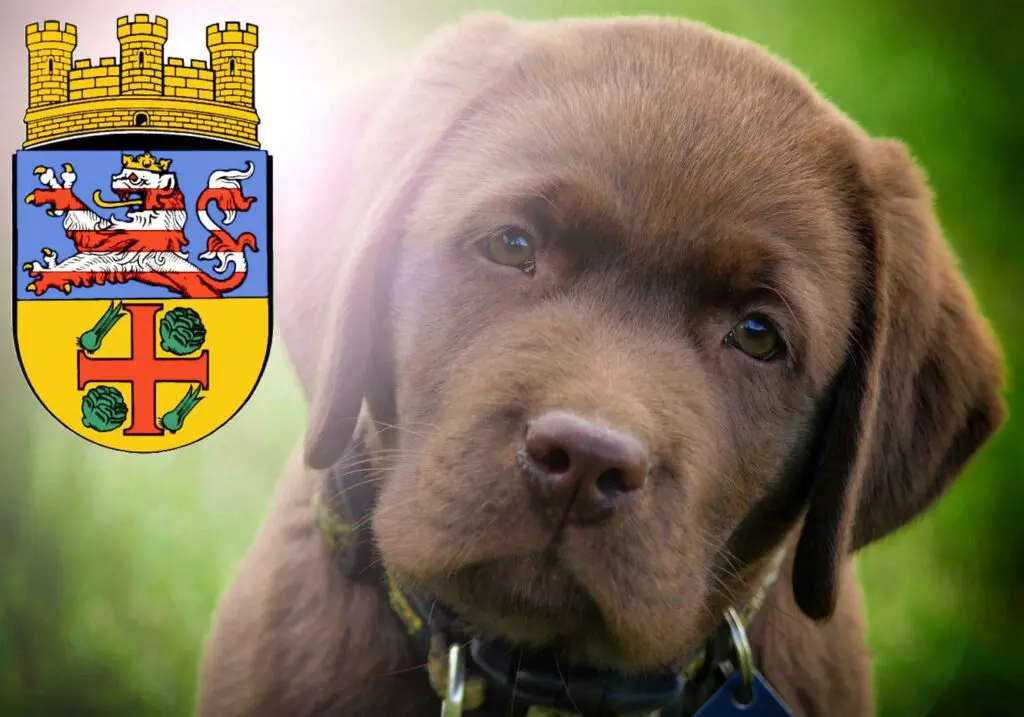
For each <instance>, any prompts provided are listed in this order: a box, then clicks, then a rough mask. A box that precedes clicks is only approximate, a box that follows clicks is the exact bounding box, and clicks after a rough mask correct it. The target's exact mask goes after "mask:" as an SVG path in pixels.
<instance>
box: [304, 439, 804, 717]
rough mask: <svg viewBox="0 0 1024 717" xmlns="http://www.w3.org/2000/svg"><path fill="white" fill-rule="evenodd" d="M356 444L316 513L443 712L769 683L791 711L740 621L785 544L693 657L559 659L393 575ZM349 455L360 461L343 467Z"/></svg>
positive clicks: (682, 708) (662, 698)
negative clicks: (646, 667)
mask: <svg viewBox="0 0 1024 717" xmlns="http://www.w3.org/2000/svg"><path fill="white" fill-rule="evenodd" d="M362 450H363V446H362V443H361V441H360V440H359V439H355V440H354V441H353V443H352V444H351V445H350V446H349V450H348V451H346V455H345V456H344V457H343V458H342V460H341V461H340V462H339V464H338V466H339V467H338V468H335V469H331V470H329V471H327V475H326V478H325V480H324V481H323V482H322V484H321V485H320V486H319V488H318V489H317V491H316V492H315V493H314V496H313V515H314V518H315V521H316V524H317V527H318V528H319V531H320V533H321V535H322V536H323V538H324V540H325V542H326V543H327V545H328V546H329V548H330V549H331V552H332V556H333V558H334V560H335V562H336V563H337V565H338V566H339V568H340V569H341V570H342V571H344V572H345V573H346V574H347V575H348V576H349V577H350V578H352V579H354V580H359V581H361V582H375V583H376V584H378V585H380V586H381V588H382V591H383V592H384V594H385V595H386V597H387V600H388V603H389V605H390V606H391V610H392V612H393V613H394V614H395V616H396V617H397V618H398V619H399V621H400V622H401V623H402V626H403V627H404V628H405V630H406V632H407V633H408V634H409V637H410V640H411V642H412V644H413V646H414V648H415V649H416V651H417V653H418V659H422V660H423V661H424V663H425V664H426V666H427V676H428V678H429V680H430V684H431V686H432V687H433V689H434V691H435V692H436V693H437V694H438V696H439V698H440V699H441V700H442V704H443V707H442V717H463V715H465V716H466V717H469V715H473V717H489V716H490V715H495V716H497V715H501V717H509V716H511V717H572V716H574V715H580V714H582V715H585V716H586V717H592V716H593V717H631V716H632V715H638V716H641V715H642V717H690V716H691V715H698V717H702V715H703V713H704V710H703V709H701V708H702V707H704V706H706V705H707V703H709V700H710V701H714V698H715V697H717V696H718V695H719V694H721V693H723V691H725V690H727V691H728V692H729V694H727V695H726V698H727V699H728V700H730V704H731V705H736V704H737V703H736V702H735V701H734V698H733V697H732V692H733V691H735V690H739V691H740V692H742V693H747V694H748V695H750V696H751V698H753V696H754V695H755V694H756V693H757V691H758V690H760V691H761V692H765V691H767V692H766V694H767V696H768V698H769V700H770V701H771V700H773V701H774V703H775V704H777V705H778V707H779V709H780V711H778V712H777V713H773V712H763V713H762V712H759V713H758V714H778V715H788V714H790V713H789V711H788V709H787V708H785V706H784V705H782V703H781V701H779V700H778V698H777V697H775V695H774V694H773V693H771V690H770V688H768V686H767V684H766V683H765V682H764V681H763V678H761V676H760V675H759V674H758V673H757V672H756V670H755V669H754V666H753V656H752V654H751V651H750V646H749V643H748V642H747V638H746V633H745V630H744V626H745V625H746V624H749V622H750V620H752V619H753V618H754V616H755V615H757V613H758V612H759V611H760V608H761V606H762V604H763V602H764V599H765V597H766V596H767V593H768V591H769V590H770V589H771V587H772V586H773V585H774V583H775V581H776V579H777V577H778V571H779V567H780V564H781V561H782V557H783V552H782V551H779V552H778V553H777V554H776V555H775V556H774V558H773V562H772V566H771V568H770V570H769V572H768V574H767V576H766V578H765V579H764V580H763V581H762V583H761V584H760V585H759V587H758V589H757V590H756V591H755V594H754V595H753V596H752V597H751V599H750V600H749V601H748V602H747V603H746V605H744V606H743V608H742V610H739V611H737V610H735V609H734V608H732V607H730V608H729V609H728V610H726V612H725V614H724V615H723V620H722V622H721V624H720V625H719V626H718V628H716V630H715V631H714V632H713V633H712V635H711V636H710V637H709V638H708V639H707V641H706V642H705V643H704V645H703V646H702V647H701V648H700V649H699V650H698V651H697V652H696V654H695V655H693V656H691V657H690V658H689V659H687V660H683V661H680V662H679V663H678V664H676V665H672V666H667V667H666V668H665V669H664V670H661V671H659V672H657V673H655V674H652V675H647V676H643V677H627V676H624V675H620V674H616V673H613V672H607V671H599V670H594V669H582V668H573V669H568V670H567V669H564V668H562V669H560V668H559V666H558V664H557V662H556V661H555V660H554V659H553V656H552V655H551V654H550V653H547V652H545V651H541V652H538V653H524V652H522V651H519V650H513V649H511V648H509V647H507V646H504V645H502V644H500V643H497V642H485V641H483V640H481V639H479V638H476V637H473V636H471V635H467V634H461V633H460V631H459V630H458V628H457V626H456V625H455V623H454V621H453V619H452V616H451V615H450V613H448V611H447V610H446V609H445V608H444V607H443V606H441V605H439V604H438V603H436V602H434V601H428V600H425V599H423V598H422V597H420V596H419V595H417V594H415V593H413V592H410V591H407V590H404V589H403V588H402V587H401V586H399V585H398V583H397V582H396V581H395V580H394V578H393V576H392V575H391V574H390V572H388V570H387V569H386V568H385V567H383V565H382V562H381V561H380V560H379V559H376V556H375V554H374V546H373V539H372V534H371V531H370V528H369V520H368V517H369V516H370V514H371V511H372V506H373V501H374V499H375V492H374V491H373V489H372V488H371V487H370V486H372V481H371V480H369V478H370V468H369V467H368V466H367V465H365V463H363V462H354V463H353V462H351V461H350V460H349V459H350V457H351V456H352V455H353V454H356V453H360V452H362ZM345 465H355V466H357V467H356V468H354V469H347V470H343V469H342V467H344V466H345ZM698 711H699V714H698ZM715 714H718V713H715ZM723 714H724V713H723Z"/></svg>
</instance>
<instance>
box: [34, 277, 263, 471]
mask: <svg viewBox="0 0 1024 717" xmlns="http://www.w3.org/2000/svg"><path fill="white" fill-rule="evenodd" d="M117 303H118V302H117V301H116V300H115V301H111V300H110V299H104V300H73V301H68V300H58V301H40V300H35V301H19V302H18V305H17V341H18V352H19V356H20V359H21V364H22V367H23V369H24V371H25V375H26V377H27V378H28V381H29V384H30V385H31V386H32V389H33V391H35V394H36V396H37V397H38V398H39V400H40V401H41V402H42V403H43V405H45V406H46V408H47V409H48V410H49V411H50V413H52V414H53V415H54V417H56V418H57V419H58V420H59V421H60V422H61V423H63V424H64V425H65V426H67V427H68V428H70V429H71V430H72V431H74V432H75V433H77V434H78V435H80V436H82V437H83V438H86V439H88V440H90V441H92V442H94V443H97V444H99V445H102V446H106V447H108V448H114V449H117V450H122V451H129V452H138V453H154V452H159V451H166V450H170V449H173V448H180V447H181V446H186V445H188V444H190V443H194V442H195V441H198V440H200V439H202V438H205V437H206V436H208V435H210V434H211V433H213V432H214V431H215V430H217V429H218V428H220V427H221V426H222V425H224V424H225V423H226V422H227V421H228V420H229V419H230V418H231V417H232V416H233V415H234V414H235V413H236V412H237V411H238V410H239V409H240V408H241V407H242V406H243V405H244V404H245V402H246V400H248V398H249V396H250V395H251V394H252V392H253V390H254V388H255V387H256V384H257V383H258V381H259V378H260V375H261V373H262V371H263V366H264V364H265V361H266V358H267V353H268V348H269V340H270V336H269V329H270V322H269V318H268V317H269V301H268V300H267V298H265V297H264V298H239V299H192V300H189V299H171V300H159V301H154V300H132V301H131V303H132V304H160V305H162V309H161V310H160V311H159V313H158V314H157V318H158V319H159V318H160V317H163V316H166V315H167V313H168V312H170V311H171V310H172V309H175V308H178V307H187V308H190V309H192V310H193V311H195V312H196V313H198V314H199V316H200V317H201V320H202V325H203V327H204V328H205V340H204V341H203V343H202V348H201V350H197V351H195V352H193V354H191V357H192V358H194V357H195V356H198V355H199V354H201V353H202V351H206V352H208V358H207V359H206V360H207V362H208V371H209V373H208V379H209V384H208V385H209V388H208V389H204V390H199V387H198V384H192V383H172V382H168V383H157V384H156V415H157V416H159V417H166V418H165V420H166V421H167V422H168V424H169V425H173V426H174V427H175V428H176V429H177V430H176V431H174V432H172V431H170V430H163V435H125V431H124V429H125V427H128V426H130V425H132V421H133V416H132V415H131V405H132V389H131V384H130V383H127V382H119V381H113V380H104V381H100V382H97V383H93V384H88V385H86V386H85V387H84V388H83V389H82V390H79V388H78V369H79V356H78V354H79V351H80V348H79V344H80V342H81V341H82V338H81V337H82V336H83V334H85V333H86V332H88V331H89V330H90V329H94V328H95V327H96V326H97V325H101V322H102V321H103V320H104V316H107V317H109V316H111V315H112V313H111V312H112V311H113V309H115V308H116V304H117ZM112 307H113V308H112ZM185 313H187V312H185ZM177 315H182V312H178V314H177ZM99 333H102V331H101V332H99ZM95 336H96V332H94V333H93V334H92V337H93V338H94V337H95ZM91 341H92V338H90V337H86V341H85V345H86V346H87V347H90V348H91ZM155 344H156V345H155V348H154V350H155V353H156V355H157V356H158V357H159V358H166V359H180V358H189V355H179V354H180V352H181V351H182V350H184V349H182V348H180V347H177V348H176V347H175V345H174V343H173V339H172V343H170V344H167V347H168V348H171V349H172V351H167V350H165V348H163V347H161V345H160V344H161V337H160V332H159V325H158V327H157V330H156V341H155ZM174 351H177V352H178V353H177V354H176V353H174ZM131 355H132V336H131V321H129V317H127V316H123V317H122V318H120V319H119V320H117V321H114V322H113V323H112V326H111V327H110V328H109V330H108V331H107V333H106V334H105V335H104V336H103V339H102V342H101V344H100V345H99V346H98V348H95V350H93V351H91V352H90V353H89V356H90V357H91V358H95V359H104V358H109V359H125V358H130V357H131ZM165 365H166V364H165ZM101 384H102V385H107V386H111V387H113V388H114V389H117V391H118V392H119V393H120V394H121V395H122V396H123V397H124V403H125V405H127V415H126V416H125V420H124V421H123V424H122V425H121V426H119V427H117V428H113V429H110V428H109V427H107V426H103V428H104V430H97V428H96V427H95V424H96V421H95V420H89V419H85V420H84V419H83V398H84V397H85V396H86V394H87V392H88V391H89V390H90V389H91V388H94V387H95V386H97V385H101ZM108 393H114V392H109V391H108ZM90 398H92V397H90ZM88 405H90V406H91V405H92V404H88ZM182 414H184V417H183V418H182ZM120 415H125V414H124V413H122V414H120ZM119 417H120V416H119ZM178 418H182V420H181V421H178V420H177V419H178ZM86 423H92V424H93V425H86ZM158 423H160V425H161V426H162V422H159V421H158ZM179 423H180V425H179Z"/></svg>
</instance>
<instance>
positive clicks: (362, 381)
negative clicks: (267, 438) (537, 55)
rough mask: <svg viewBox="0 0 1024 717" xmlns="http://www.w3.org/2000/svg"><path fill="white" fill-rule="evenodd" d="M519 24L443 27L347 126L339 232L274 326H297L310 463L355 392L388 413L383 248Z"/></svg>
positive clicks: (323, 455)
mask: <svg viewBox="0 0 1024 717" xmlns="http://www.w3.org/2000/svg"><path fill="white" fill-rule="evenodd" d="M518 27H519V25H518V24H517V23H514V22H513V21H511V20H508V19H506V18H504V17H503V16H500V15H491V14H487V15H478V16H476V17H473V18H470V19H469V20H467V21H465V22H463V23H461V24H459V25H457V26H454V27H452V28H449V29H447V30H445V31H442V32H441V33H440V34H439V35H438V36H437V38H436V39H435V41H434V42H433V43H432V44H430V45H429V46H428V47H427V49H426V51H425V52H424V53H423V54H422V55H421V56H420V57H418V58H417V59H416V60H414V61H413V62H411V63H410V64H409V65H407V66H406V68H404V69H403V70H401V71H399V72H396V73H395V74H394V75H392V77H391V79H390V86H388V87H381V88H379V89H378V90H376V91H373V92H370V93H369V96H370V97H371V98H372V99H370V100H369V101H368V100H367V99H366V98H365V97H364V99H363V100H362V102H363V103H364V105H366V104H369V105H370V107H368V108H367V107H364V109H365V110H366V114H364V115H363V117H362V118H361V119H358V120H356V121H355V122H354V123H353V124H354V125H355V127H353V128H349V130H348V131H349V132H351V133H353V135H354V136H355V137H356V139H354V140H353V144H352V145H351V146H350V151H346V152H343V158H342V159H341V161H342V162H349V167H348V169H346V170H345V171H346V173H347V176H348V180H347V182H346V184H347V188H346V191H347V196H346V197H345V198H344V202H343V205H342V210H341V211H340V212H338V213H335V212H334V210H333V208H332V207H331V206H324V207H322V208H321V212H322V213H325V214H328V215H330V216H331V221H332V223H333V225H332V226H330V227H323V229H324V231H323V233H322V236H321V237H320V239H321V240H326V241H332V240H331V239H329V237H338V239H337V240H336V241H337V242H338V244H337V245H336V246H335V247H332V248H325V251H323V252H321V253H320V255H319V256H317V255H307V257H306V261H308V262H317V261H320V262H322V265H321V266H320V267H319V268H318V269H317V275H316V276H318V277H319V278H312V279H309V280H308V281H307V282H306V283H305V287H306V291H308V292H309V293H308V296H306V297H304V298H303V299H302V300H301V302H300V304H301V305H300V306H296V307H295V309H296V310H297V312H298V313H297V315H296V316H292V317H289V318H288V322H289V323H290V324H291V325H292V329H291V330H288V329H283V333H284V334H285V340H286V341H289V339H288V334H289V333H291V334H292V335H293V337H294V334H295V333H299V334H301V336H300V337H298V338H294V339H293V340H291V341H289V343H292V344H294V348H292V349H290V351H291V353H292V354H293V356H294V357H295V358H296V359H298V360H297V361H296V364H301V365H297V369H298V373H299V375H300V377H301V380H302V382H303V385H304V387H305V390H306V393H307V397H308V399H309V404H310V405H309V424H308V426H307V431H306V462H307V464H308V465H309V466H310V467H312V468H314V469H326V468H328V467H330V466H331V465H333V464H334V463H336V462H337V460H338V459H339V458H340V457H341V455H342V454H343V452H344V451H345V448H346V446H347V444H348V443H349V441H350V440H351V438H352V436H353V432H354V430H355V427H356V423H357V420H358V417H359V413H360V411H361V407H362V405H363V401H364V399H365V400H366V404H367V406H368V408H369V411H370V414H371V415H372V417H373V418H374V419H375V420H378V421H382V422H392V421H393V419H392V415H393V413H394V395H393V394H394V377H393V369H392V368H391V365H390V364H391V356H390V349H389V346H388V343H389V341H390V330H389V326H388V319H389V316H388V309H389V307H388V303H389V286H390V274H391V271H392V269H393V266H392V265H393V261H392V259H393V258H394V256H395V250H396V248H397V245H398V242H399V241H400V240H401V238H402V236H403V235H404V234H405V233H406V231H407V230H409V229H410V228H408V227H406V226H405V217H406V215H407V213H408V210H409V207H410V206H411V204H412V203H413V202H414V201H415V197H416V194H417V191H418V189H419V186H420V182H421V181H422V178H423V177H424V176H425V175H426V174H427V173H428V172H429V168H430V166H431V164H432V162H433V161H434V160H435V159H436V158H437V157H438V156H439V155H440V154H441V153H443V151H444V143H445V140H446V138H447V137H448V136H449V135H450V133H452V132H453V131H456V130H457V127H458V124H459V121H460V120H464V119H465V118H466V117H467V116H468V115H469V114H470V113H471V112H472V105H473V102H474V100H476V99H478V98H480V97H481V96H482V95H483V94H484V93H485V92H486V91H487V89H488V88H489V87H492V86H494V85H495V84H497V83H498V82H499V81H500V77H501V74H502V71H503V70H508V69H510V68H511V67H512V65H513V62H512V60H513V52H514V48H515V47H516V44H515V42H514V41H515V39H516V38H518V37H519V36H520V34H521V33H520V32H519V31H518ZM336 160H337V158H334V157H328V158H327V162H328V164H334V163H335V161H336ZM458 200H459V198H458V197H452V201H458ZM328 204H329V202H328ZM328 290H329V292H328ZM300 293H301V292H300ZM298 315H301V316H304V317H305V318H303V319H302V320H301V322H297V316H298Z"/></svg>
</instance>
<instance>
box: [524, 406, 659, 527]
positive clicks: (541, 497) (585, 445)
mask: <svg viewBox="0 0 1024 717" xmlns="http://www.w3.org/2000/svg"><path fill="white" fill-rule="evenodd" d="M518 460H519V465H520V468H521V469H522V472H523V475H524V477H525V479H526V481H527V484H528V485H529V488H530V493H531V496H532V497H533V499H534V505H535V507H536V509H537V510H538V512H539V513H540V514H541V515H542V517H543V518H545V519H546V520H547V521H548V522H550V523H552V524H554V525H555V526H557V527H559V528H560V527H563V526H564V525H567V524H592V523H596V522H599V521H601V520H604V519H606V518H608V517H609V516H610V515H612V513H614V512H615V511H616V509H618V508H620V507H621V506H623V505H625V504H626V503H627V502H629V501H630V500H632V499H633V498H635V497H636V495H637V494H638V493H639V492H640V491H641V490H642V489H643V487H644V485H645V484H646V483H647V474H648V471H649V461H648V456H647V449H646V447H645V446H644V444H643V443H642V442H640V441H639V440H638V439H637V438H635V437H633V436H631V435H629V434H627V433H623V432H621V431H618V430H615V429H612V428H605V427H603V426H599V425H597V424H595V423H592V422H591V421H588V420H587V419H585V418H582V417H580V416H577V415H574V414H572V413H567V412H565V411H550V412H548V413H545V414H543V415H541V416H540V417H538V418H536V419H534V420H532V421H530V422H529V423H528V424H527V426H526V431H525V434H524V437H523V443H522V446H521V447H520V449H519V452H518Z"/></svg>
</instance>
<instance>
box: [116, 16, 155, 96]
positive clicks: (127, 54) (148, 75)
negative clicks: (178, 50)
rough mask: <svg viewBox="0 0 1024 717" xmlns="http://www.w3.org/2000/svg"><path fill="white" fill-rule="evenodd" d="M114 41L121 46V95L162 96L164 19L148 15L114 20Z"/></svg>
mask: <svg viewBox="0 0 1024 717" xmlns="http://www.w3.org/2000/svg"><path fill="white" fill-rule="evenodd" d="M117 41H118V42H119V43H120V45H121V94H122V95H162V94H163V91H164V45H165V44H166V43H167V20H166V18H162V17H154V18H153V19H152V21H151V20H150V19H149V16H148V15H136V16H134V17H133V18H132V19H131V20H129V19H128V18H127V17H119V18H118V19H117Z"/></svg>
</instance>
